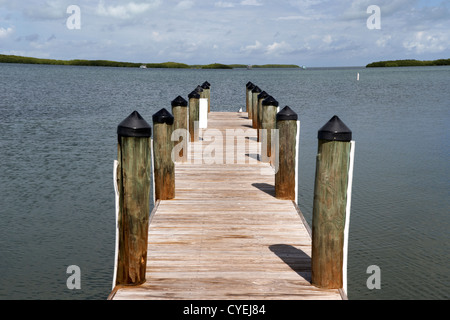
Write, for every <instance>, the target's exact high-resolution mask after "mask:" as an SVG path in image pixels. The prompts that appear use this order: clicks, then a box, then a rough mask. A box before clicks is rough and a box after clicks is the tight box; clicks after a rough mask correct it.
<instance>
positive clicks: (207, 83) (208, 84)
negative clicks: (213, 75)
mask: <svg viewBox="0 0 450 320" xmlns="http://www.w3.org/2000/svg"><path fill="white" fill-rule="evenodd" d="M203 84H206V85H207V86H208V88H209V87H211V83H209V82H208V81H205V82H204V83H203Z"/></svg>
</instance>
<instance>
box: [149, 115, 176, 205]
mask: <svg viewBox="0 0 450 320" xmlns="http://www.w3.org/2000/svg"><path fill="white" fill-rule="evenodd" d="M173 126H174V117H173V116H172V115H171V114H170V113H169V111H167V110H166V109H164V108H163V109H161V110H160V111H158V112H157V113H155V114H154V115H153V131H154V133H153V161H154V172H153V177H154V178H153V179H154V184H155V187H154V188H155V190H154V193H155V200H170V199H174V198H175V164H174V162H173V159H172V149H173V146H174V144H173V141H172V139H171V136H172V132H173Z"/></svg>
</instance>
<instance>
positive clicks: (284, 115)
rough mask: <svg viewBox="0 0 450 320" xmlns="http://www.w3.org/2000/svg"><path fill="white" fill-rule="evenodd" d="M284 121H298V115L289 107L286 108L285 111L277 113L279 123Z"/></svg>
mask: <svg viewBox="0 0 450 320" xmlns="http://www.w3.org/2000/svg"><path fill="white" fill-rule="evenodd" d="M284 120H295V121H297V120H298V115H297V114H296V113H295V112H294V111H293V110H292V109H291V108H289V107H288V106H286V107H284V108H283V110H281V111H280V112H278V113H277V121H284Z"/></svg>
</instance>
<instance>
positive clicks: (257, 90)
mask: <svg viewBox="0 0 450 320" xmlns="http://www.w3.org/2000/svg"><path fill="white" fill-rule="evenodd" d="M260 93H261V89H260V88H259V87H258V86H255V87H254V88H253V90H252V127H253V129H256V120H257V118H256V112H257V111H258V95H259V94H260Z"/></svg>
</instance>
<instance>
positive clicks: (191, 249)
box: [109, 112, 345, 300]
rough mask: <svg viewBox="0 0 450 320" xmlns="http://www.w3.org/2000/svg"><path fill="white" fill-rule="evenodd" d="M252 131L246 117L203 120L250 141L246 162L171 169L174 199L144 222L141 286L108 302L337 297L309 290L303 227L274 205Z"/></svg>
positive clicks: (291, 209)
mask: <svg viewBox="0 0 450 320" xmlns="http://www.w3.org/2000/svg"><path fill="white" fill-rule="evenodd" d="M251 127H252V122H251V120H249V119H248V117H247V113H245V112H244V113H234V112H212V113H210V114H208V130H209V129H217V130H220V131H221V132H225V130H226V129H242V130H243V131H245V134H246V136H248V135H250V137H249V138H246V141H247V142H248V143H247V144H246V146H245V148H246V149H245V150H242V149H239V147H236V149H237V151H236V153H238V152H244V153H245V158H246V161H245V162H246V163H232V164H229V163H227V162H226V161H225V160H224V161H223V163H213V164H205V163H201V164H200V163H195V161H190V162H188V163H177V164H176V169H175V181H176V196H175V199H174V200H164V201H158V202H157V204H156V206H155V209H154V210H153V212H152V215H151V217H150V225H149V233H148V255H147V273H146V282H145V283H144V284H142V285H140V286H135V287H131V286H130V287H126V286H118V287H116V288H115V289H114V290H113V292H112V293H111V295H110V297H109V299H112V300H122V299H126V300H130V299H131V300H143V299H154V300H158V299H171V300H184V299H188V300H252V299H258V300H264V299H273V300H281V299H287V300H295V299H317V300H325V299H339V300H340V299H342V298H343V297H342V296H341V293H340V290H338V289H332V290H326V289H319V288H316V287H314V286H313V285H311V283H310V281H311V258H310V257H311V235H310V230H309V226H308V225H307V223H306V222H305V221H304V218H303V216H302V214H301V212H300V210H299V209H298V207H297V206H296V204H295V202H293V201H290V200H279V199H276V198H275V187H274V180H275V179H274V172H273V168H272V167H271V166H270V165H269V164H267V163H262V162H260V161H257V160H256V159H255V158H256V155H255V154H254V153H253V150H256V145H257V143H258V142H256V135H257V132H256V130H254V129H252V128H251ZM223 137H224V141H223V143H224V144H225V133H224V134H223ZM203 145H204V146H203V147H205V146H207V142H203ZM192 149H195V147H194V146H192ZM215 152H220V151H218V150H216V151H215ZM211 154H212V156H217V154H216V153H211ZM196 156H198V155H196ZM224 159H225V158H224ZM204 160H205V159H204ZM203 162H207V161H203ZM216 162H217V161H216ZM235 162H236V161H235ZM344 298H345V297H344Z"/></svg>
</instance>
